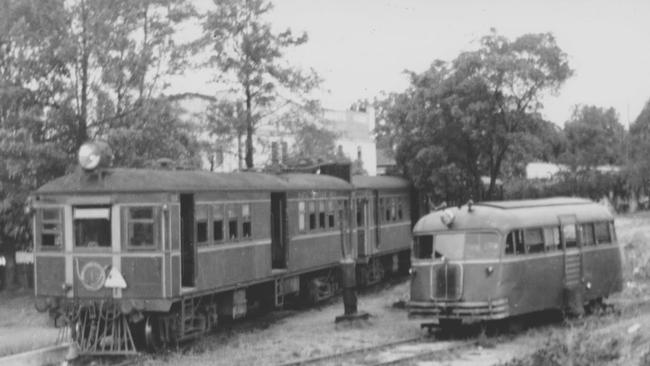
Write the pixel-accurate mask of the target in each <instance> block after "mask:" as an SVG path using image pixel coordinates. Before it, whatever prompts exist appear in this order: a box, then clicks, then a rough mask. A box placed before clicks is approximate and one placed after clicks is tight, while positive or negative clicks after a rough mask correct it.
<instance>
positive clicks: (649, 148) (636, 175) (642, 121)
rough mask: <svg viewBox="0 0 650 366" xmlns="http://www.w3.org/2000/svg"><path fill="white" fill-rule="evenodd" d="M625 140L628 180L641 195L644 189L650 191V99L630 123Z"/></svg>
mask: <svg viewBox="0 0 650 366" xmlns="http://www.w3.org/2000/svg"><path fill="white" fill-rule="evenodd" d="M625 142H626V144H625V153H624V154H625V156H626V159H625V175H626V180H627V183H628V185H629V186H630V188H631V189H632V191H633V192H634V193H636V196H637V197H639V196H640V194H639V193H641V192H642V191H643V192H645V193H646V194H647V193H648V192H650V189H649V188H650V159H648V156H650V99H649V100H648V101H647V102H646V104H645V106H644V107H643V110H641V113H639V116H638V117H637V118H636V120H634V122H633V123H632V124H631V125H630V132H629V134H628V136H627V138H626V139H625Z"/></svg>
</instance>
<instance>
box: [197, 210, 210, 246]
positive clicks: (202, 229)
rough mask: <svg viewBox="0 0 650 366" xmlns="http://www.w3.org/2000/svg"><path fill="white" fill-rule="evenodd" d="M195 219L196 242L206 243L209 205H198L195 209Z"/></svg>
mask: <svg viewBox="0 0 650 366" xmlns="http://www.w3.org/2000/svg"><path fill="white" fill-rule="evenodd" d="M194 220H195V222H196V242H197V243H198V244H204V243H207V241H208V206H206V205H196V210H194Z"/></svg>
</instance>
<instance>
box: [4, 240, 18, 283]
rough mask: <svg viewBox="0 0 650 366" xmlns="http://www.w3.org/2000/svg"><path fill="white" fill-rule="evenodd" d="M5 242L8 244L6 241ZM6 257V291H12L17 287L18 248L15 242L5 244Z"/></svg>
mask: <svg viewBox="0 0 650 366" xmlns="http://www.w3.org/2000/svg"><path fill="white" fill-rule="evenodd" d="M5 244H7V243H6V242H5ZM4 247H5V252H4V257H5V260H6V262H7V263H6V264H5V283H4V289H5V291H11V290H15V289H16V277H17V275H16V271H17V266H16V249H15V248H14V245H13V244H8V245H5V246H4Z"/></svg>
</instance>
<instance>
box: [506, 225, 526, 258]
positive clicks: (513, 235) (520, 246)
mask: <svg viewBox="0 0 650 366" xmlns="http://www.w3.org/2000/svg"><path fill="white" fill-rule="evenodd" d="M524 253H525V252H524V238H523V233H522V230H514V231H511V232H510V233H509V234H508V236H507V237H506V254H524Z"/></svg>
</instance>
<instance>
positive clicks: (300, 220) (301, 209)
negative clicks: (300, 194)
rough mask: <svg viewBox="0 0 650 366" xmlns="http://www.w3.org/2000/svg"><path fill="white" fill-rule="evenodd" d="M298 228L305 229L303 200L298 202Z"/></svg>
mask: <svg viewBox="0 0 650 366" xmlns="http://www.w3.org/2000/svg"><path fill="white" fill-rule="evenodd" d="M298 230H300V231H305V202H304V201H300V202H298Z"/></svg>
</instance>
